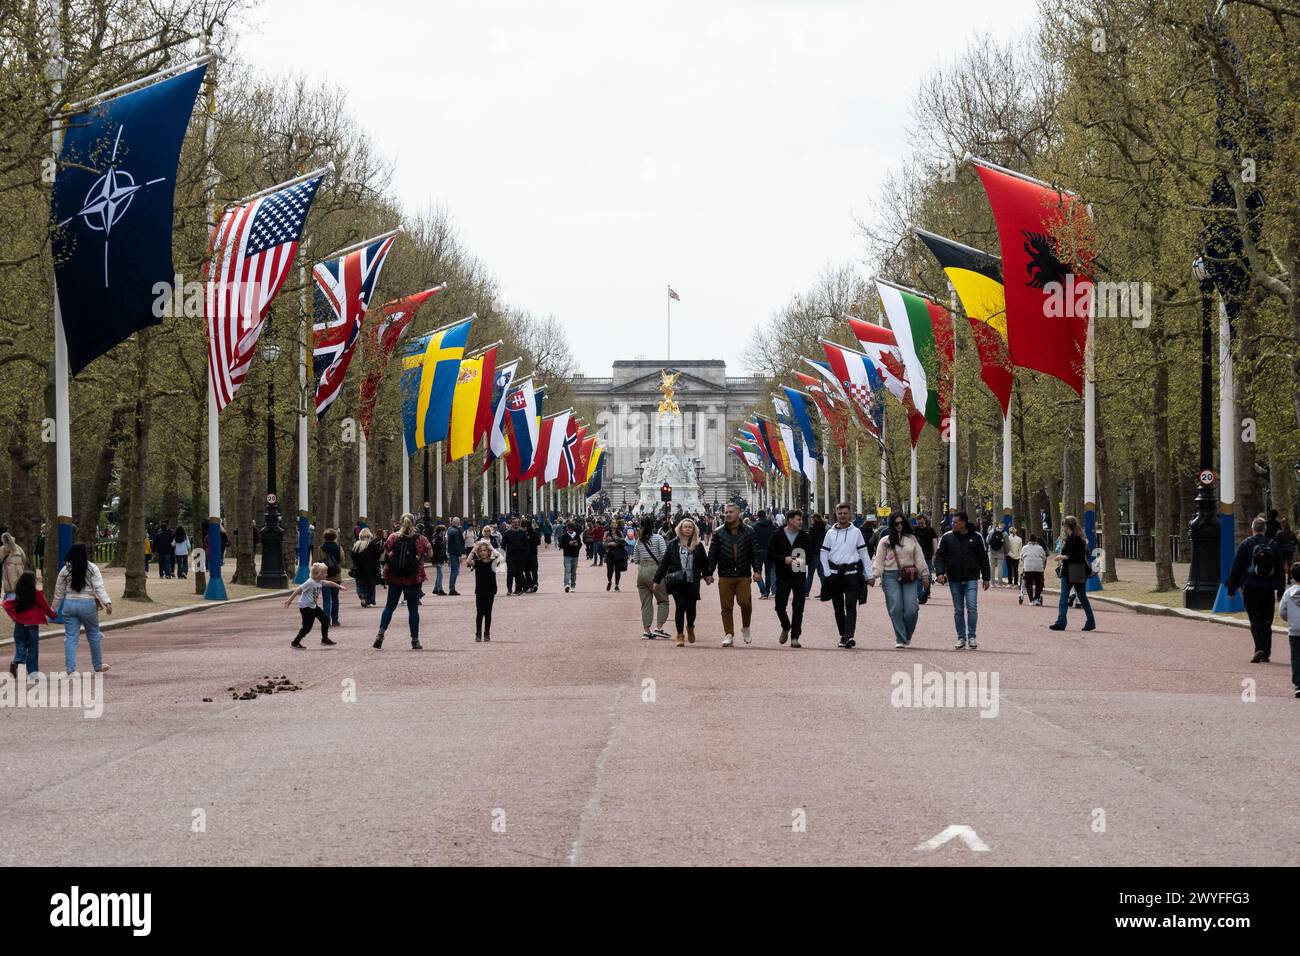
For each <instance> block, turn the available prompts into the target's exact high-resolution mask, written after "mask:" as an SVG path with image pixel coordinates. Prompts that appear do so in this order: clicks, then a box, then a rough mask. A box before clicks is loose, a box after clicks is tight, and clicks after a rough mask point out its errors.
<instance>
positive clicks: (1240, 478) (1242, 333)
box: [1233, 290, 1263, 538]
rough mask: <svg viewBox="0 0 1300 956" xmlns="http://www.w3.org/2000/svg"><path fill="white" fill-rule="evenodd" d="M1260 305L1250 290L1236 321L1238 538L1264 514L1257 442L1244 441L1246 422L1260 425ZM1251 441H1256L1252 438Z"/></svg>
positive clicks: (1235, 442)
mask: <svg viewBox="0 0 1300 956" xmlns="http://www.w3.org/2000/svg"><path fill="white" fill-rule="evenodd" d="M1259 305H1260V293H1259V291H1258V290H1251V292H1250V293H1249V294H1247V295H1246V296H1245V298H1244V299H1243V301H1242V303H1241V314H1240V315H1239V316H1238V317H1237V327H1236V329H1235V331H1234V335H1233V345H1234V346H1235V348H1234V353H1235V354H1234V364H1233V373H1234V374H1235V375H1236V377H1237V420H1236V421H1235V422H1234V423H1233V428H1234V430H1235V431H1236V434H1235V435H1234V436H1233V447H1234V448H1235V450H1236V459H1237V488H1236V490H1237V500H1236V502H1235V503H1234V504H1233V513H1234V514H1235V516H1236V525H1237V535H1238V537H1239V538H1240V537H1245V536H1246V535H1247V534H1249V533H1250V530H1249V529H1250V523H1251V521H1253V520H1254V518H1255V517H1256V516H1257V515H1258V514H1259V513H1260V511H1261V510H1263V509H1262V506H1261V502H1260V496H1259V489H1258V487H1257V486H1258V484H1259V477H1258V475H1256V473H1255V462H1256V458H1257V457H1258V455H1257V452H1258V446H1257V444H1256V443H1255V441H1253V440H1252V441H1246V440H1244V439H1243V438H1242V433H1243V432H1245V430H1246V425H1245V423H1246V421H1247V419H1249V420H1250V421H1251V422H1257V419H1256V416H1255V372H1256V366H1257V364H1258V362H1259V357H1258V354H1257V352H1256V348H1255V342H1256V339H1257V336H1258V334H1259V323H1258V315H1259ZM1253 430H1254V428H1253V427H1252V431H1253ZM1251 437H1252V439H1253V438H1254V436H1253V435H1252V436H1251Z"/></svg>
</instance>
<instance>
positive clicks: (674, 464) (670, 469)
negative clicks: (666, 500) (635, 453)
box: [637, 371, 704, 513]
mask: <svg viewBox="0 0 1300 956" xmlns="http://www.w3.org/2000/svg"><path fill="white" fill-rule="evenodd" d="M660 374H661V375H662V376H663V381H662V382H661V383H660V385H659V390H660V391H661V392H663V396H664V400H663V401H662V402H660V403H659V409H658V411H657V412H656V413H655V423H654V429H653V447H652V451H651V454H650V457H649V458H647V459H645V460H644V461H642V462H641V465H640V468H641V487H640V491H639V493H638V497H637V511H639V512H641V513H646V512H659V511H662V510H663V501H662V500H661V498H660V494H659V489H660V488H661V487H662V486H663V484H664V482H667V483H668V484H670V485H672V487H673V500H672V509H673V510H674V511H675V510H677V508H678V507H680V508H681V509H682V510H683V511H703V510H704V504H703V502H701V501H700V485H699V478H698V462H697V461H696V460H695V459H694V458H689V457H687V455H686V441H685V437H684V435H683V433H682V410H681V408H680V407H679V406H678V405H677V402H675V401H674V400H673V394H674V391H673V387H674V386H675V385H676V384H677V379H678V378H679V377H680V375H681V372H672V373H669V372H667V371H662V372H660Z"/></svg>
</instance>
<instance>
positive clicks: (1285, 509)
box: [1268, 453, 1295, 518]
mask: <svg viewBox="0 0 1300 956" xmlns="http://www.w3.org/2000/svg"><path fill="white" fill-rule="evenodd" d="M1268 504H1269V507H1270V508H1273V509H1275V510H1276V511H1277V513H1278V515H1279V516H1280V517H1283V518H1292V517H1294V515H1295V472H1294V471H1293V470H1292V467H1291V465H1290V464H1289V463H1288V462H1287V461H1285V460H1284V459H1283V458H1282V457H1281V456H1279V455H1278V454H1277V453H1274V454H1273V455H1272V456H1271V457H1270V458H1269V460H1268Z"/></svg>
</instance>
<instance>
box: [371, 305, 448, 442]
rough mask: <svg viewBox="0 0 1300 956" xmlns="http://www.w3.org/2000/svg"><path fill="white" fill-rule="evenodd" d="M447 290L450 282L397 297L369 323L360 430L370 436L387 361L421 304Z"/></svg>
mask: <svg viewBox="0 0 1300 956" xmlns="http://www.w3.org/2000/svg"><path fill="white" fill-rule="evenodd" d="M445 291H447V283H445V282H444V283H443V284H442V285H436V286H434V287H433V288H432V289H425V290H424V291H423V292H416V293H414V294H413V295H408V296H404V297H402V298H400V299H394V300H393V301H392V302H389V303H387V304H386V305H385V306H384V308H383V313H384V314H383V318H381V319H380V320H379V321H378V322H376V323H375V324H374V325H372V326H371V327H370V353H371V363H370V367H369V369H368V370H367V371H366V377H365V378H363V379H362V380H361V414H360V415H359V416H358V417H359V418H360V419H361V431H362V433H363V434H364V435H365V436H366V437H367V438H369V437H370V423H371V422H372V421H373V420H374V417H375V403H376V402H377V401H379V383H380V382H381V381H382V380H383V378H384V372H386V371H387V370H388V363H389V361H390V360H391V359H392V357H393V353H394V352H395V351H397V341H398V339H400V338H401V337H402V333H403V332H405V331H406V327H407V326H408V325H410V324H411V320H412V319H414V318H415V313H416V312H418V311H419V310H420V306H422V305H424V303H426V302H428V301H429V300H430V299H431V298H433V297H434V296H435V295H437V294H438V293H439V292H445Z"/></svg>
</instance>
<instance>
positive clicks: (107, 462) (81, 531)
mask: <svg viewBox="0 0 1300 956" xmlns="http://www.w3.org/2000/svg"><path fill="white" fill-rule="evenodd" d="M126 412H127V408H126V406H124V405H119V406H118V407H116V408H114V409H113V414H112V417H111V418H110V420H109V423H108V432H107V433H106V435H105V437H104V446H103V452H102V454H100V456H99V460H98V461H97V462H96V464H95V474H94V476H93V477H92V478H91V480H90V481H89V482H88V483H85V486H84V489H83V491H84V497H83V498H82V500H81V509H80V511H79V512H78V514H79V515H80V518H79V520H78V522H77V540H79V541H81V542H83V543H84V544H93V543H94V542H95V538H96V534H97V532H98V530H99V513H100V511H101V510H102V508H103V506H104V501H105V499H106V498H107V497H108V487H109V485H110V484H111V483H112V481H113V466H114V465H115V464H116V462H117V450H118V446H119V445H121V444H122V439H123V438H124V437H125V436H124V435H123V431H124V429H125V428H126ZM118 504H119V505H120V504H121V502H119V503H118ZM121 524H122V522H121V521H119V522H118V526H119V528H120V527H121ZM115 563H116V562H115Z"/></svg>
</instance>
